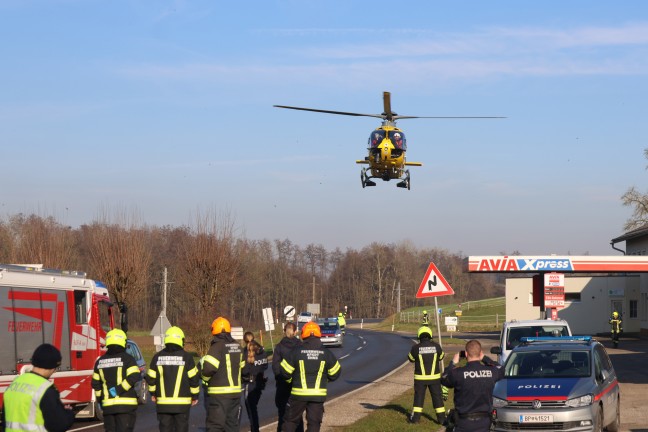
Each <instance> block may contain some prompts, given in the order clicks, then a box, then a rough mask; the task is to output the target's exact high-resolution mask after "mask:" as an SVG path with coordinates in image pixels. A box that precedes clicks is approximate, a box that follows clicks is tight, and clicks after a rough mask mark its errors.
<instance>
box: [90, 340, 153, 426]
mask: <svg viewBox="0 0 648 432" xmlns="http://www.w3.org/2000/svg"><path fill="white" fill-rule="evenodd" d="M106 347H107V348H108V351H107V352H106V354H104V355H102V356H101V357H99V358H98V359H97V362H96V363H95V366H94V373H93V374H92V388H93V389H94V391H95V397H96V398H97V401H98V402H99V403H100V404H101V407H102V409H103V414H104V428H105V430H106V432H122V431H127V432H130V431H132V430H133V429H134V428H135V419H136V411H137V394H136V393H135V384H136V383H137V382H138V381H139V380H140V379H142V375H141V374H140V370H139V367H137V363H136V362H135V359H134V358H133V357H132V356H131V355H130V354H128V353H127V352H126V333H124V332H123V330H120V329H113V330H110V331H109V332H108V333H107V334H106Z"/></svg>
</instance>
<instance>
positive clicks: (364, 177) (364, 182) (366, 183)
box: [360, 168, 376, 189]
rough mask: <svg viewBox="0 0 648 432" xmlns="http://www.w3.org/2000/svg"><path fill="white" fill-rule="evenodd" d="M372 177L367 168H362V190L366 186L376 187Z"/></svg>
mask: <svg viewBox="0 0 648 432" xmlns="http://www.w3.org/2000/svg"><path fill="white" fill-rule="evenodd" d="M370 178H371V177H369V176H368V175H367V168H362V171H360V181H362V188H363V189H364V188H365V186H376V182H374V181H371V180H370Z"/></svg>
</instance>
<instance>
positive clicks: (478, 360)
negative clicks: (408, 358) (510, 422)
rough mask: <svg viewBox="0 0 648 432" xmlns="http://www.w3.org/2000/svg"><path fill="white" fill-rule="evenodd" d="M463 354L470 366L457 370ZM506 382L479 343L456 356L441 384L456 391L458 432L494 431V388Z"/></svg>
mask: <svg viewBox="0 0 648 432" xmlns="http://www.w3.org/2000/svg"><path fill="white" fill-rule="evenodd" d="M464 353H465V354H464ZM462 354H463V355H465V356H466V360H467V361H468V363H467V364H466V365H465V366H463V367H457V366H456V365H457V363H459V358H460V357H461V356H462ZM502 378H504V369H503V368H502V367H501V366H500V365H499V364H497V363H496V362H494V361H492V360H491V359H489V358H488V357H486V356H485V355H484V353H483V352H482V349H481V344H480V343H479V341H476V340H471V341H469V342H468V343H467V344H466V351H465V352H462V353H457V354H455V355H454V357H453V359H452V361H451V362H450V365H448V368H447V369H446V370H445V371H444V372H443V374H442V375H441V383H442V384H443V385H445V386H446V387H451V388H454V389H455V390H454V404H455V411H456V417H455V418H454V421H455V424H456V428H455V432H487V431H488V430H489V429H490V424H491V411H492V408H493V405H492V404H493V387H495V383H496V382H497V381H499V380H501V379H502Z"/></svg>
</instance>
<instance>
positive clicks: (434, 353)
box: [407, 338, 444, 381]
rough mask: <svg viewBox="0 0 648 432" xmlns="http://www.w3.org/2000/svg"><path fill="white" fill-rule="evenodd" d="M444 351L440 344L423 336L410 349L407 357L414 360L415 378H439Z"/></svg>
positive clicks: (424, 379) (427, 379) (426, 379)
mask: <svg viewBox="0 0 648 432" xmlns="http://www.w3.org/2000/svg"><path fill="white" fill-rule="evenodd" d="M443 357H444V353H443V349H442V348H441V345H439V344H438V343H436V342H434V341H432V339H428V338H423V339H421V342H420V343H417V344H416V345H414V346H413V347H412V349H411V350H410V353H409V355H408V356H407V358H408V359H409V361H411V362H414V379H415V380H423V381H430V380H438V379H440V378H441V361H442V360H443Z"/></svg>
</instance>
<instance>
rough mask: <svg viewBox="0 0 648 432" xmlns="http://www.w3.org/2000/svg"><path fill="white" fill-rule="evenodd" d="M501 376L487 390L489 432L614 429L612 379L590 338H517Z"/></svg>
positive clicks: (616, 408) (616, 404) (616, 410)
mask: <svg viewBox="0 0 648 432" xmlns="http://www.w3.org/2000/svg"><path fill="white" fill-rule="evenodd" d="M504 377H505V378H504V379H503V380H501V381H498V382H497V384H496V385H495V389H494V390H493V419H494V421H493V429H492V430H494V431H501V432H504V431H520V430H534V431H536V430H559V431H596V432H600V431H603V430H607V431H611V432H616V431H618V430H619V427H620V423H621V417H620V408H621V406H620V401H621V399H620V393H619V382H618V380H617V375H616V372H615V370H614V367H613V366H612V362H611V361H610V358H609V357H608V355H607V352H606V351H605V348H604V347H603V345H601V344H600V343H599V342H597V341H596V340H594V339H592V338H591V337H590V336H572V337H539V338H534V337H525V338H522V340H521V341H520V345H518V346H517V347H515V348H513V350H512V351H511V354H510V356H509V357H508V359H507V360H506V364H505V365H504Z"/></svg>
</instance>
